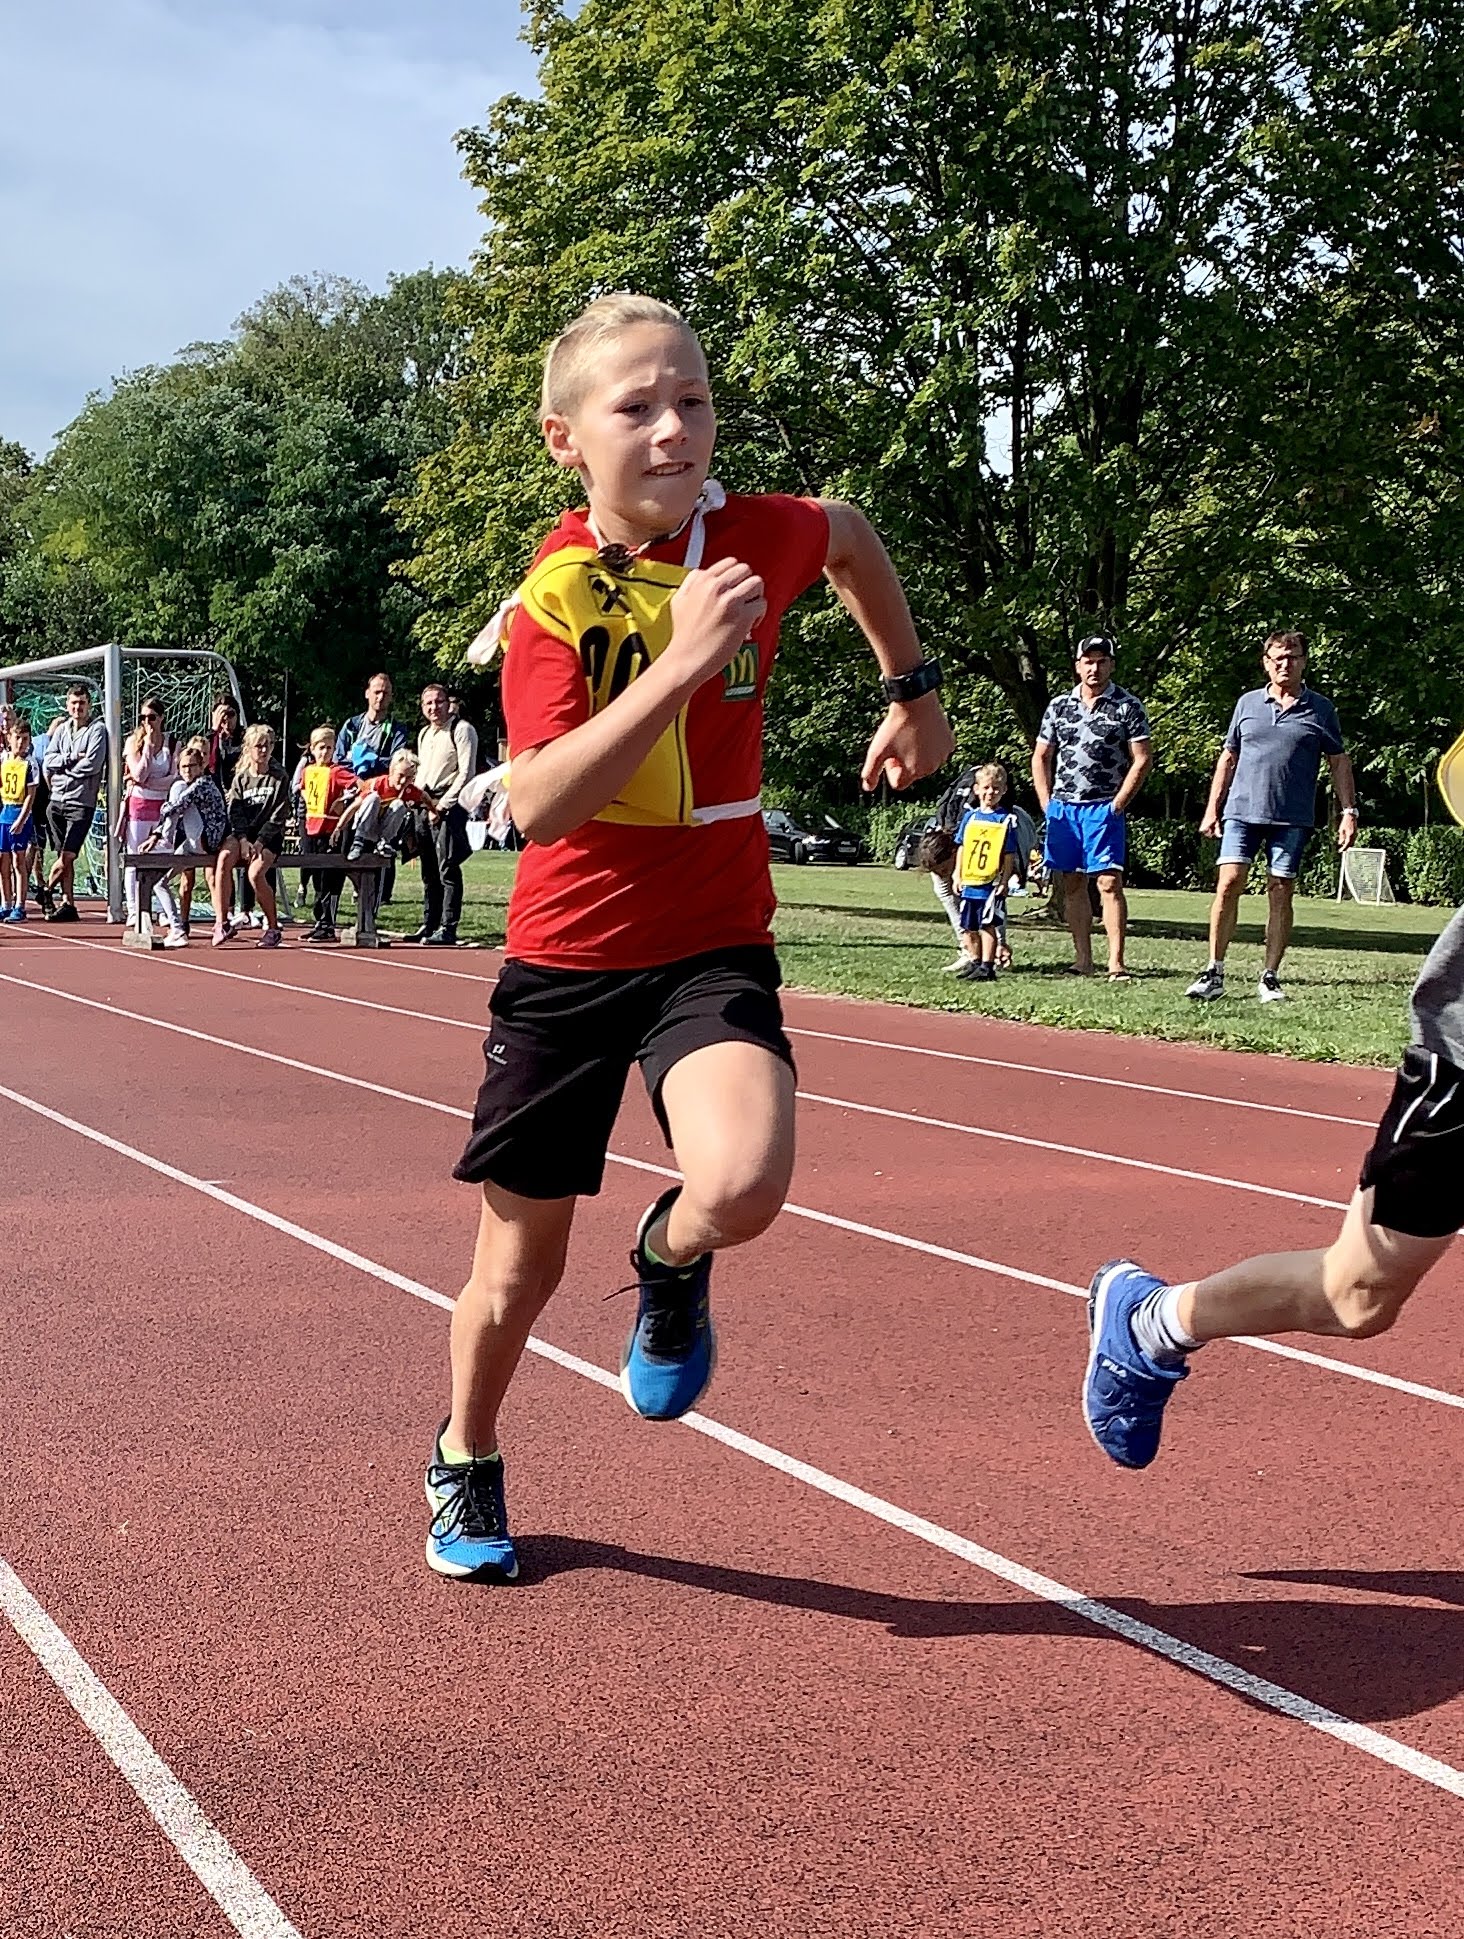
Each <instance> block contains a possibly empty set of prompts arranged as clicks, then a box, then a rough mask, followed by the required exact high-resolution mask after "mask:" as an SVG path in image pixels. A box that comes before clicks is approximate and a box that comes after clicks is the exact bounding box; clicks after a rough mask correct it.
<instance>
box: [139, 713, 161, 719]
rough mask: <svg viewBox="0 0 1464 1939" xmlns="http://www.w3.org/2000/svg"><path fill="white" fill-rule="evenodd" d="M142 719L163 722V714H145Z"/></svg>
mask: <svg viewBox="0 0 1464 1939" xmlns="http://www.w3.org/2000/svg"><path fill="white" fill-rule="evenodd" d="M142 718H143V719H144V720H161V719H162V715H161V714H144V715H143V716H142Z"/></svg>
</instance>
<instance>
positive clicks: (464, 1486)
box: [427, 1421, 519, 1582]
mask: <svg viewBox="0 0 1464 1939" xmlns="http://www.w3.org/2000/svg"><path fill="white" fill-rule="evenodd" d="M446 1425H447V1423H446V1421H444V1422H443V1427H446ZM427 1506H428V1507H429V1508H430V1509H431V1510H432V1525H431V1527H430V1528H429V1529H428V1530H427V1566H428V1568H429V1569H435V1570H436V1571H437V1573H438V1575H450V1576H454V1577H456V1578H457V1579H458V1580H459V1581H461V1582H512V1581H513V1580H514V1579H515V1577H516V1576H517V1575H518V1572H519V1571H518V1556H517V1555H516V1554H515V1553H514V1546H513V1537H512V1536H511V1535H510V1534H509V1532H508V1512H507V1510H506V1508H505V1507H504V1501H503V1456H502V1455H501V1454H491V1455H489V1456H488V1457H487V1459H486V1460H482V1461H444V1460H443V1458H442V1433H441V1430H440V1429H439V1431H438V1436H437V1440H436V1442H435V1443H434V1445H433V1449H432V1459H431V1460H430V1461H429V1462H428V1464H427Z"/></svg>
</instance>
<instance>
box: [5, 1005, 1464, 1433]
mask: <svg viewBox="0 0 1464 1939" xmlns="http://www.w3.org/2000/svg"><path fill="white" fill-rule="evenodd" d="M0 983H13V984H14V985H15V986H16V988H17V989H22V990H32V991H34V992H35V993H36V994H38V995H40V996H54V997H57V998H59V1000H60V1001H61V1002H63V1003H76V1004H80V1005H81V1007H82V1008H83V1009H87V1010H100V1011H101V1012H102V1014H103V1016H108V1017H121V1018H124V1019H125V1020H126V1021H127V1022H128V1023H141V1024H146V1025H147V1027H148V1028H149V1029H150V1030H165V1031H167V1032H168V1033H169V1034H170V1035H172V1036H175V1037H188V1038H190V1039H192V1041H193V1042H195V1043H200V1044H209V1045H211V1046H212V1047H213V1048H214V1049H216V1050H232V1051H234V1052H236V1053H237V1054H238V1055H239V1056H241V1057H256V1058H258V1059H259V1060H260V1062H261V1063H266V1064H278V1065H280V1066H281V1067H282V1068H283V1069H285V1070H293V1071H299V1072H301V1073H302V1074H303V1075H304V1076H306V1077H321V1078H324V1079H326V1081H327V1082H329V1083H332V1084H343V1085H345V1086H347V1088H349V1089H351V1090H356V1091H370V1092H372V1093H373V1094H374V1095H375V1096H377V1097H389V1098H391V1099H392V1101H393V1102H394V1103H397V1104H415V1105H418V1106H419V1107H420V1108H421V1109H422V1110H424V1111H435V1112H437V1113H438V1114H439V1115H440V1116H442V1117H447V1118H457V1119H459V1120H461V1121H462V1122H464V1123H470V1122H471V1120H472V1115H473V1114H472V1112H471V1111H464V1110H463V1109H461V1107H460V1106H458V1105H455V1104H443V1103H440V1102H439V1101H438V1099H436V1098H433V1097H421V1096H419V1095H418V1094H417V1093H416V1092H415V1091H399V1090H397V1089H395V1087H394V1086H392V1085H390V1084H377V1083H375V1082H373V1081H372V1080H371V1079H370V1078H367V1077H353V1076H351V1074H350V1073H349V1072H348V1071H339V1070H328V1069H327V1068H326V1067H325V1066H324V1065H323V1064H307V1063H305V1062H304V1061H303V1060H302V1059H301V1058H298V1057H286V1056H284V1055H283V1054H282V1053H281V1052H279V1051H276V1050H261V1049H260V1048H259V1047H258V1046H257V1045H256V1044H241V1043H239V1042H237V1041H236V1040H235V1039H234V1038H232V1037H216V1036H213V1035H211V1034H210V1033H209V1032H208V1031H206V1030H191V1029H189V1027H188V1026H187V1025H186V1024H182V1023H168V1022H166V1021H165V1020H164V1019H163V1018H162V1017H148V1016H144V1015H143V1014H142V1013H141V1012H140V1011H137V1010H124V1009H122V1008H121V1007H120V1005H118V1004H115V1003H102V1002H99V1001H98V1000H97V999H96V998H95V997H89V996H78V995H76V993H75V992H74V991H72V990H57V989H53V988H52V986H51V985H50V984H48V983H36V982H32V981H30V980H28V979H27V978H25V977H20V976H3V975H0ZM606 1159H607V1161H608V1163H610V1164H612V1165H624V1166H625V1167H626V1168H627V1169H629V1170H631V1171H643V1172H649V1173H651V1174H652V1175H653V1176H655V1177H657V1178H679V1177H680V1176H681V1174H680V1172H678V1171H676V1170H674V1169H673V1168H672V1167H671V1166H669V1165H653V1164H651V1163H650V1161H649V1160H648V1159H645V1158H627V1157H624V1156H622V1155H621V1154H620V1153H619V1152H617V1151H611V1152H607V1153H606ZM783 1210H784V1211H785V1212H786V1213H787V1214H788V1216H789V1217H790V1218H794V1219H808V1220H811V1221H812V1222H813V1223H814V1224H816V1225H827V1226H832V1227H834V1228H835V1229H836V1230H838V1231H840V1232H852V1233H854V1234H855V1235H856V1236H857V1237H859V1238H862V1239H877V1240H878V1241H879V1242H880V1243H881V1244H882V1245H888V1246H898V1247H899V1248H900V1249H901V1250H902V1251H905V1252H918V1253H923V1254H924V1255H925V1256H926V1257H927V1258H930V1259H945V1260H948V1261H949V1262H950V1263H951V1264H952V1265H957V1266H969V1267H970V1268H971V1269H972V1270H973V1271H976V1272H985V1273H991V1274H993V1275H994V1276H995V1277H996V1278H998V1279H1010V1280H1014V1281H1015V1282H1016V1283H1017V1284H1018V1285H1022V1286H1041V1287H1044V1288H1045V1289H1046V1290H1047V1291H1049V1292H1054V1293H1066V1294H1068V1295H1069V1296H1071V1297H1072V1298H1074V1299H1086V1298H1087V1297H1088V1289H1087V1287H1086V1286H1074V1285H1072V1284H1070V1283H1069V1281H1067V1280H1065V1279H1049V1278H1048V1277H1047V1276H1046V1274H1044V1273H1036V1272H1025V1271H1023V1269H1022V1268H1021V1267H1019V1266H1008V1265H1004V1264H1003V1263H1002V1261H1001V1260H999V1259H983V1258H981V1257H980V1255H979V1254H977V1253H974V1252H959V1251H957V1250H956V1249H955V1248H954V1247H952V1246H941V1245H935V1244H934V1243H932V1241H930V1240H928V1239H916V1238H912V1237H910V1236H909V1235H908V1234H907V1233H904V1232H891V1231H888V1230H887V1229H886V1228H885V1227H883V1226H879V1225H864V1224H861V1223H860V1221H859V1220H857V1219H844V1218H840V1217H838V1216H837V1215H836V1214H835V1213H833V1212H819V1211H816V1210H815V1209H814V1208H813V1207H812V1206H809V1205H794V1204H792V1203H788V1204H785V1205H784V1207H783ZM1232 1344H1233V1345H1235V1346H1244V1347H1253V1348H1255V1350H1256V1351H1257V1352H1259V1353H1269V1354H1273V1355H1274V1356H1275V1357H1276V1358H1277V1359H1280V1360H1295V1361H1297V1362H1299V1363H1300V1364H1301V1365H1303V1366H1308V1367H1321V1368H1323V1369H1325V1371H1326V1372H1328V1373H1336V1374H1343V1375H1345V1376H1346V1377H1347V1379H1349V1380H1360V1381H1363V1382H1364V1383H1365V1384H1366V1385H1368V1386H1371V1387H1387V1388H1389V1389H1390V1390H1391V1391H1392V1392H1394V1393H1399V1394H1410V1395H1412V1396H1413V1398H1414V1399H1415V1400H1430V1401H1436V1402H1437V1403H1439V1405H1441V1406H1444V1407H1458V1408H1464V1395H1461V1394H1452V1393H1449V1392H1448V1391H1447V1390H1446V1389H1444V1388H1442V1387H1425V1386H1422V1385H1421V1384H1420V1383H1419V1382H1418V1381H1415V1380H1404V1379H1402V1378H1401V1377H1400V1376H1399V1375H1398V1374H1392V1373H1380V1372H1379V1371H1378V1370H1377V1369H1376V1368H1374V1367H1363V1366H1358V1365H1356V1364H1355V1363H1354V1362H1352V1361H1350V1360H1333V1359H1331V1358H1329V1357H1328V1356H1327V1355H1326V1354H1324V1353H1309V1352H1308V1351H1306V1349H1305V1348H1303V1347H1291V1346H1285V1345H1283V1344H1282V1343H1281V1341H1279V1340H1266V1339H1259V1338H1253V1337H1252V1336H1251V1335H1249V1334H1238V1335H1237V1336H1236V1337H1235V1339H1234V1341H1233V1342H1232Z"/></svg>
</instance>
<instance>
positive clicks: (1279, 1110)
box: [788, 1026, 1377, 1131]
mask: <svg viewBox="0 0 1464 1939" xmlns="http://www.w3.org/2000/svg"><path fill="white" fill-rule="evenodd" d="M788 1035H789V1036H790V1037H813V1038H817V1039H818V1040H819V1041H820V1042H822V1043H829V1044H855V1045H857V1046H858V1047H859V1048H860V1049H861V1050H895V1051H899V1052H900V1053H901V1054H902V1055H904V1056H909V1057H937V1058H940V1059H941V1060H942V1061H943V1062H946V1063H952V1064H979V1065H981V1066H982V1068H983V1069H985V1070H1009V1071H1017V1072H1019V1073H1020V1074H1021V1075H1022V1076H1023V1077H1055V1078H1057V1079H1058V1080H1059V1081H1060V1082H1062V1083H1064V1084H1103V1085H1107V1086H1108V1087H1110V1088H1111V1089H1113V1090H1119V1091H1142V1092H1144V1093H1146V1094H1147V1095H1148V1096H1150V1097H1177V1098H1182V1099H1183V1100H1184V1101H1185V1102H1186V1103H1188V1104H1220V1105H1224V1106H1225V1108H1226V1109H1227V1110H1232V1111H1270V1112H1273V1113H1274V1114H1275V1115H1276V1116H1278V1117H1283V1118H1309V1119H1311V1121H1312V1122H1313V1123H1315V1124H1343V1125H1355V1126H1357V1127H1358V1128H1359V1129H1361V1130H1363V1131H1375V1130H1376V1129H1377V1119H1376V1118H1342V1117H1337V1116H1336V1115H1335V1114H1334V1113H1333V1112H1331V1111H1303V1110H1301V1109H1299V1108H1298V1107H1297V1106H1295V1105H1292V1104H1262V1103H1260V1102H1258V1101H1257V1100H1256V1099H1255V1098H1249V1097H1223V1096H1221V1095H1220V1094H1219V1093H1218V1092H1215V1091H1182V1090H1177V1089H1175V1088H1174V1087H1173V1086H1172V1085H1169V1084H1140V1083H1139V1082H1138V1081H1137V1080H1136V1079H1135V1078H1131V1077H1095V1076H1094V1075H1093V1074H1092V1073H1091V1072H1090V1071H1081V1070H1060V1069H1054V1068H1053V1067H1052V1066H1051V1065H1050V1064H1019V1063H1016V1062H1014V1061H1012V1060H1011V1059H1009V1058H1005V1057H977V1056H975V1055H974V1054H973V1053H972V1052H970V1051H966V1050H934V1049H932V1048H931V1047H930V1045H928V1044H897V1043H890V1042H888V1041H886V1040H885V1039H883V1038H880V1037H846V1036H842V1035H841V1034H840V1033H839V1032H838V1031H836V1030H805V1029H797V1030H795V1029H793V1028H792V1027H791V1026H789V1027H788Z"/></svg>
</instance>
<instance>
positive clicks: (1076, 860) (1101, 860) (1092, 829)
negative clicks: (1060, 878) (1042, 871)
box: [1042, 798, 1128, 875]
mask: <svg viewBox="0 0 1464 1939" xmlns="http://www.w3.org/2000/svg"><path fill="white" fill-rule="evenodd" d="M1042 857H1043V860H1044V861H1045V862H1046V863H1047V866H1048V867H1049V868H1050V869H1056V870H1057V872H1058V873H1059V874H1060V875H1109V874H1119V873H1121V872H1122V870H1123V866H1124V863H1125V862H1126V861H1127V860H1128V822H1127V820H1126V818H1125V817H1124V816H1123V815H1121V814H1115V813H1114V812H1113V804H1112V802H1110V801H1058V800H1057V799H1055V798H1054V799H1053V800H1052V801H1050V802H1049V803H1048V804H1047V833H1046V837H1045V840H1044V842H1043V847H1042Z"/></svg>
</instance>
